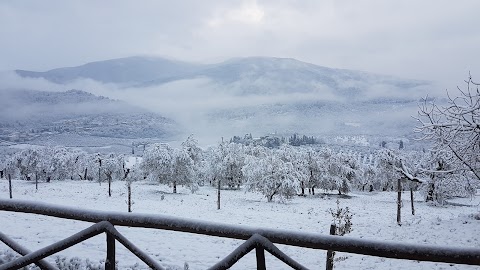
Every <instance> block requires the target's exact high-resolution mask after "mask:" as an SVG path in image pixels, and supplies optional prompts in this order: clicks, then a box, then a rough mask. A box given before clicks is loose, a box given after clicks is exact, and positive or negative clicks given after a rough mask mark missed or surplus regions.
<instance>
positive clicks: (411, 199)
mask: <svg viewBox="0 0 480 270" xmlns="http://www.w3.org/2000/svg"><path fill="white" fill-rule="evenodd" d="M410 201H411V203H412V215H414V216H415V207H414V205H413V187H411V188H410Z"/></svg>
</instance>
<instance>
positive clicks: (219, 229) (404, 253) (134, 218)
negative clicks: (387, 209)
mask: <svg viewBox="0 0 480 270" xmlns="http://www.w3.org/2000/svg"><path fill="white" fill-rule="evenodd" d="M0 210H1V211H13V212H22V213H31V214H39V215H45V216H52V217H57V218H64V219H72V220H79V221H86V222H94V223H97V224H95V225H93V226H92V227H95V226H97V227H101V229H98V228H97V227H95V228H97V230H96V231H95V235H96V234H99V233H102V232H106V233H107V257H108V254H109V245H110V247H111V245H113V252H114V240H112V239H116V240H118V241H119V242H120V243H122V244H123V245H125V246H126V247H127V248H128V249H130V251H132V252H133V253H134V254H135V255H137V256H138V257H139V258H140V259H142V260H143V261H144V262H146V260H149V259H150V258H149V257H148V256H147V255H145V254H144V253H143V252H141V251H140V250H138V249H137V248H136V247H135V246H134V245H133V244H131V243H130V242H129V241H128V240H127V239H125V238H124V237H123V236H121V235H120V234H119V233H118V232H116V230H115V228H114V227H113V226H111V225H114V226H128V227H140V228H152V229H161V230H171V231H177V232H187V233H195V234H202V235H209V236H217V237H226V238H232V239H243V240H248V241H247V242H245V243H244V244H242V246H243V247H242V246H240V247H239V248H237V249H236V250H235V251H234V252H232V254H230V255H229V256H227V257H226V258H225V259H224V260H222V261H221V262H219V263H218V264H216V265H215V266H214V267H213V268H212V269H226V268H228V267H230V266H231V265H233V264H234V263H235V262H237V261H238V259H240V258H241V257H242V256H244V255H245V254H246V253H248V252H250V251H251V250H252V249H253V248H255V249H256V252H257V268H258V269H264V268H265V263H264V255H263V251H264V250H267V251H268V252H270V253H271V254H272V255H274V256H276V257H277V258H279V259H280V260H282V261H283V262H285V263H286V264H288V265H290V266H292V267H293V268H295V269H305V268H304V267H303V266H301V265H300V264H298V263H296V262H295V261H293V260H292V259H291V258H289V257H288V256H286V255H285V254H283V253H282V252H281V251H279V250H278V249H277V248H276V247H275V246H274V245H273V244H272V243H277V244H282V245H290V246H297V247H304V248H312V249H322V250H334V251H340V252H347V253H354V254H362V255H369V256H377V257H384V258H395V259H406V260H417V261H431V262H445V263H456V264H468V265H480V248H459V247H438V246H431V245H416V244H404V243H395V242H387V241H372V240H364V239H356V238H351V237H345V236H343V237H339V236H332V235H321V234H315V233H301V232H294V231H287V230H278V229H262V228H252V227H247V226H238V225H227V224H221V223H213V222H206V221H197V220H192V219H185V218H176V217H171V216H166V215H151V214H134V213H116V212H105V211H93V210H83V209H76V208H72V207H64V206H56V205H52V204H45V203H38V202H29V201H20V200H5V199H0ZM101 224H103V225H101ZM102 226H103V227H102ZM92 227H90V228H92ZM90 228H89V229H90ZM87 230H88V229H87ZM79 234H80V233H79ZM89 235H91V234H89ZM74 236H75V235H74ZM74 236H72V237H74ZM80 236H82V235H80ZM109 236H110V238H109ZM112 236H113V238H111V237H112ZM83 237H87V236H85V235H83ZM89 237H91V236H89ZM89 237H87V238H89ZM87 238H85V239H87ZM67 239H68V238H67ZM67 239H66V240H67ZM82 239H83V238H82ZM85 239H83V240H85ZM77 240H79V239H77ZM80 240H81V239H80ZM80 240H79V241H78V242H75V243H74V242H71V243H70V244H72V243H73V244H72V245H74V244H77V243H79V242H81V241H83V240H81V241H80ZM112 241H113V243H112ZM59 243H60V242H59ZM56 244H58V243H56ZM61 244H62V243H60V244H59V245H61ZM63 244H65V243H63ZM53 245H55V244H52V246H53ZM128 245H129V246H130V248H129V247H128ZM241 247H242V248H241ZM47 248H48V247H47ZM65 248H66V247H65ZM65 248H64V249H65ZM44 249H46V248H44ZM60 250H61V249H60ZM58 251H59V250H57V251H55V252H58ZM36 252H38V251H36ZM36 252H33V253H36ZM50 252H51V251H50ZM55 252H53V253H55ZM33 253H29V254H28V255H26V256H24V257H22V258H25V257H28V256H31V254H33ZM44 253H45V251H44ZM53 253H51V254H53ZM110 253H111V252H110ZM51 254H50V255H51ZM112 255H113V256H114V253H113V254H110V256H112ZM47 256H48V255H47ZM141 256H143V257H141ZM44 257H45V256H44ZM44 257H42V256H37V257H36V259H37V260H35V262H36V261H38V260H40V259H42V258H44ZM22 258H20V259H22ZM20 259H19V260H20ZM31 262H34V261H31ZM31 262H30V263H31ZM146 263H147V265H149V266H150V267H152V268H153V269H162V268H161V267H159V266H158V265H155V266H154V265H151V264H149V263H148V262H146ZM2 266H4V265H0V269H4V268H3V267H2ZM5 269H9V268H5ZM12 269H16V268H12Z"/></svg>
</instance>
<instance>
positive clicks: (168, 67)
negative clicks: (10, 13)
mask: <svg viewBox="0 0 480 270" xmlns="http://www.w3.org/2000/svg"><path fill="white" fill-rule="evenodd" d="M15 72H16V73H17V74H18V75H20V76H22V77H33V78H45V79H47V80H49V81H51V82H55V83H62V84H65V83H68V82H71V81H74V80H78V79H91V80H95V81H99V82H103V83H117V84H127V85H129V86H132V85H134V86H136V87H145V86H152V85H161V84H165V83H168V82H172V81H179V80H189V79H195V78H207V79H209V80H211V81H212V82H213V83H216V84H219V85H222V86H224V88H223V89H224V90H225V91H229V92H233V93H236V94H239V95H245V94H259V93H264V94H278V93H295V92H298V93H309V92H312V93H318V94H322V91H325V89H326V88H328V89H329V90H333V91H334V92H335V93H334V94H338V95H342V96H348V97H349V98H351V97H362V96H365V97H370V96H371V95H372V93H369V92H371V91H373V90H371V89H370V88H371V87H373V86H383V87H386V88H394V89H400V90H401V91H408V90H411V89H414V88H417V87H420V86H425V85H428V82H425V81H418V80H408V79H400V78H396V77H393V76H386V75H378V74H372V73H366V72H362V71H354V70H346V69H334V68H327V67H322V66H317V65H314V64H309V63H306V62H302V61H298V60H295V59H291V58H274V57H247V58H235V59H230V60H227V61H224V62H221V63H217V64H194V63H186V62H181V61H174V60H168V59H165V58H159V57H139V56H136V57H128V58H120V59H113V60H106V61H99V62H92V63H87V64H85V65H81V66H77V67H65V68H57V69H52V70H49V71H45V72H35V71H26V70H16V71H15ZM399 94H401V93H399Z"/></svg>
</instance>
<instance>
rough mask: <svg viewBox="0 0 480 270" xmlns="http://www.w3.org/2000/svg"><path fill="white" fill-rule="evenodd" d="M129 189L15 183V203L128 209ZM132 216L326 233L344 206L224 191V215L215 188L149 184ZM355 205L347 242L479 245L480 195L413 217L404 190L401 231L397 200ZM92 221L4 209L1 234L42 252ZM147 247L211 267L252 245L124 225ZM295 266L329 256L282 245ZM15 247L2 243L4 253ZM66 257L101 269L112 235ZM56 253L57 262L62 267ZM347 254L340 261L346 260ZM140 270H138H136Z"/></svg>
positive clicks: (404, 264) (131, 260) (366, 197)
mask: <svg viewBox="0 0 480 270" xmlns="http://www.w3.org/2000/svg"><path fill="white" fill-rule="evenodd" d="M126 191H127V189H126V186H125V183H123V182H114V183H113V191H112V193H113V194H112V197H108V194H107V184H106V183H103V184H102V185H99V184H98V183H96V182H83V181H82V182H80V181H64V182H52V183H40V185H39V190H38V191H35V184H34V183H32V182H26V181H13V197H14V199H21V200H32V201H41V202H47V203H52V204H58V205H65V206H73V207H78V208H84V209H95V210H106V211H119V212H126V211H127V205H126ZM132 192H133V199H134V202H135V204H134V205H133V212H135V213H150V214H155V213H159V214H167V215H172V216H177V217H184V218H191V219H197V220H205V221H214V222H221V223H228V224H242V225H247V226H252V227H266V228H279V229H287V230H292V231H302V232H317V233H322V234H327V233H328V231H329V225H330V223H331V216H330V214H329V213H328V209H330V208H332V209H334V208H335V207H336V204H335V201H336V196H334V195H329V196H326V195H315V196H307V197H296V198H294V199H293V200H291V201H289V202H287V203H285V204H284V203H278V202H272V203H267V202H266V199H265V198H263V197H262V196H261V195H259V194H253V193H244V192H243V191H233V190H223V191H222V209H221V210H216V190H215V189H214V188H212V187H201V188H200V190H199V191H198V192H196V193H195V194H191V193H190V191H189V190H187V189H182V188H181V187H180V188H179V192H180V193H179V194H171V188H169V187H167V186H163V185H153V184H151V183H148V182H134V183H133V185H132ZM350 195H351V198H341V199H340V206H341V207H346V206H348V207H349V208H350V210H351V212H352V213H353V214H354V216H353V218H352V222H353V232H352V233H351V234H349V235H348V237H355V238H364V239H375V240H385V241H396V242H403V243H417V244H430V245H439V246H456V247H476V248H480V220H476V219H475V218H474V217H473V215H474V214H476V213H479V212H480V206H479V204H480V195H479V194H477V196H476V197H474V198H472V199H457V200H453V202H456V203H459V204H464V205H470V206H451V205H450V206H443V207H432V206H429V205H427V204H425V203H424V202H422V197H421V195H420V194H415V197H416V198H415V200H416V202H415V203H416V204H415V206H416V215H415V216H412V215H411V212H410V201H409V193H407V192H405V193H404V200H403V203H404V206H403V208H402V221H403V226H398V225H397V224H396V201H395V200H396V193H391V192H382V193H358V192H354V193H352V194H350ZM0 198H2V199H6V198H8V181H6V180H5V179H1V180H0ZM90 225H91V223H86V222H79V221H71V220H63V219H59V218H52V217H46V216H40V215H33V214H21V213H13V212H3V211H0V231H1V232H3V233H5V234H6V235H8V236H10V237H11V238H13V239H14V240H16V241H17V242H18V243H19V244H21V245H23V246H25V247H27V248H29V249H30V250H36V249H38V248H41V247H44V246H46V245H49V244H51V243H54V242H56V241H59V240H61V239H63V238H65V237H68V236H70V235H72V234H74V233H76V232H78V231H80V230H82V229H85V228H87V227H89V226H90ZM117 229H118V230H119V231H120V232H121V233H122V234H124V235H125V236H126V237H127V238H128V239H129V240H131V241H132V242H133V243H134V244H136V245H137V246H138V247H140V248H141V249H142V250H144V251H145V252H147V253H148V254H150V255H151V256H152V257H154V258H156V259H158V260H159V261H160V262H161V264H162V265H165V266H167V267H172V268H173V269H177V268H178V269H183V268H184V265H185V263H187V264H188V266H189V269H206V268H208V267H210V266H212V265H213V264H215V263H216V262H218V261H219V260H220V259H222V258H224V257H225V256H226V255H227V254H229V253H230V252H231V251H233V250H234V249H235V248H236V247H237V246H239V245H240V244H241V243H242V242H243V241H239V240H232V239H226V238H219V237H210V236H202V235H195V234H188V233H179V232H170V231H162V230H154V229H138V228H124V227H119V228H117ZM278 246H279V248H280V249H281V250H282V251H284V252H285V253H286V254H287V255H289V256H291V257H292V258H293V259H295V260H297V261H298V262H300V263H302V264H303V265H305V266H307V267H309V268H311V269H324V267H325V255H326V251H322V250H311V249H306V248H297V247H289V246H282V245H278ZM7 249H8V247H7V246H5V245H4V244H3V243H0V252H1V251H4V250H7ZM59 255H60V256H66V257H67V258H72V257H79V258H82V259H86V258H88V259H89V260H90V261H95V262H98V261H100V260H102V259H104V258H105V256H106V242H105V235H104V234H102V235H99V236H96V237H94V238H92V239H89V240H87V241H85V242H83V243H81V244H79V245H76V246H74V247H72V248H69V249H67V250H65V251H62V252H60V253H59ZM55 256H56V255H54V256H51V257H50V258H48V260H50V261H51V262H54V260H55ZM337 256H338V255H337ZM341 256H347V257H348V258H347V259H346V260H345V261H342V262H338V263H337V264H336V265H335V269H478V267H475V266H465V265H450V264H446V263H430V262H417V261H406V260H397V259H384V258H377V257H369V256H361V255H353V254H346V253H345V254H341ZM116 258H117V260H118V263H119V268H120V269H128V268H130V267H132V266H134V265H135V264H136V263H138V264H139V265H140V268H146V266H145V267H144V266H143V264H142V262H140V261H139V260H138V259H136V257H135V256H134V255H132V254H131V253H130V252H129V251H128V250H126V249H125V248H123V246H121V244H117V257H116ZM266 260H267V268H269V269H286V268H288V267H287V266H286V265H284V264H283V263H281V262H279V261H278V260H277V259H276V258H274V257H272V256H269V255H268V253H267V254H266ZM137 268H138V266H137ZM255 268H256V263H255V253H254V252H253V253H251V254H249V255H247V256H246V257H244V258H243V259H241V260H240V262H239V263H238V264H236V265H235V267H234V268H233V269H255Z"/></svg>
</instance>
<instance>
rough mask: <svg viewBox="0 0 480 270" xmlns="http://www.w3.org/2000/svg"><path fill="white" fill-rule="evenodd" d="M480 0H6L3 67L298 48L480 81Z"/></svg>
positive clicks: (410, 73)
mask: <svg viewBox="0 0 480 270" xmlns="http://www.w3.org/2000/svg"><path fill="white" fill-rule="evenodd" d="M479 12H480V1H477V0H471V1H467V0H465V1H463V0H459V1H451V0H444V1H443V0H428V1H425V0H423V1H414V0H403V1H376V0H371V1H359V0H331V1H320V0H312V1H307V0H305V1H294V0H268V1H260V0H259V1H253V0H245V1H241V0H238V1H213V0H201V1H200V0H189V1H153V0H151V1H143V0H142V1H133V0H132V1H119V0H111V1H104V0H102V1H97V0H78V1H64V0H57V1H54V0H42V1H37V0H0V70H11V69H28V70H37V71H43V70H48V69H51V68H56V67H63V66H75V65H80V64H84V63H87V62H91V61H97V60H104V59H111V58H118V57H126V56H132V55H155V56H166V57H170V58H174V59H180V60H187V61H197V62H207V63H211V62H218V61H221V60H224V59H227V58H231V57H238V56H240V57H241V56H276V57H291V58H296V59H299V60H302V61H305V62H310V63H314V64H318V65H322V66H328V67H334V68H348V69H356V70H363V71H370V72H375V73H382V74H391V75H396V76H400V77H405V78H418V79H426V80H434V81H439V82H444V83H445V86H446V87H450V86H451V85H458V84H460V83H461V82H462V80H463V79H465V78H466V76H467V75H468V72H469V71H471V72H472V75H473V77H474V79H475V78H477V81H480V61H479V56H480V16H479V15H478V13H479Z"/></svg>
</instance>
